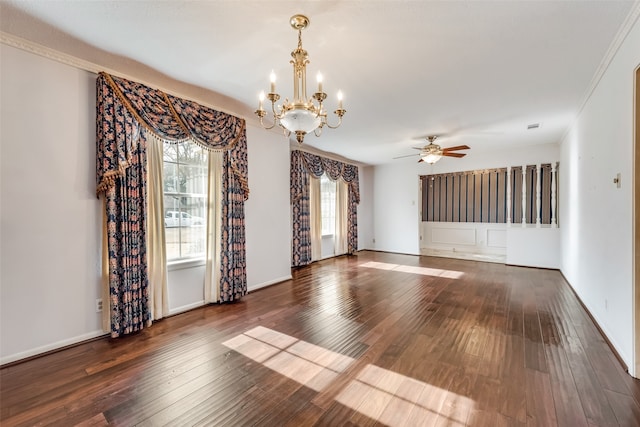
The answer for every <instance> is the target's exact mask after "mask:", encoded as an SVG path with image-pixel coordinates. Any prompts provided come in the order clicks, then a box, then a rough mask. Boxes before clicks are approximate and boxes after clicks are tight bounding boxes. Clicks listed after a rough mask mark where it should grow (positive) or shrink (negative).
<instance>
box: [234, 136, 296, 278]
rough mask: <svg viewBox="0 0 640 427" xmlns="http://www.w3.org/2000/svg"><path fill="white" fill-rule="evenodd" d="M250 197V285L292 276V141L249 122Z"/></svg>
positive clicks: (248, 272) (248, 248) (247, 203)
mask: <svg viewBox="0 0 640 427" xmlns="http://www.w3.org/2000/svg"><path fill="white" fill-rule="evenodd" d="M247 144H248V147H249V154H248V155H249V190H250V194H249V200H247V202H246V203H245V220H246V233H247V286H248V287H249V290H250V291H251V290H254V289H258V288H261V287H263V286H266V285H270V284H273V283H276V282H280V281H282V280H286V279H288V278H290V277H291V208H290V204H289V187H290V186H289V167H290V164H291V160H290V154H289V141H288V140H287V139H286V138H285V137H284V136H283V135H282V133H280V132H277V133H274V132H268V131H266V130H264V129H262V128H257V127H254V126H247Z"/></svg>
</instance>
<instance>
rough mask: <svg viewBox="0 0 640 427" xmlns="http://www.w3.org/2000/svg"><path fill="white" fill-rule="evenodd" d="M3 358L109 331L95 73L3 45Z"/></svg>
mask: <svg viewBox="0 0 640 427" xmlns="http://www.w3.org/2000/svg"><path fill="white" fill-rule="evenodd" d="M0 57H2V61H0V63H1V65H0V66H1V72H0V88H1V90H2V96H1V98H0V99H1V104H0V122H1V123H2V126H1V127H0V144H1V150H2V151H1V156H2V159H1V172H0V176H1V192H0V198H1V208H0V213H1V221H0V237H1V238H0V250H1V256H0V259H1V261H0V320H1V322H0V343H1V349H0V351H1V353H0V361H1V362H8V361H10V360H15V359H19V358H21V357H24V356H29V355H31V354H33V353H34V352H35V353H37V352H42V351H47V350H50V349H52V348H56V347H59V346H63V345H67V344H70V343H72V342H75V341H79V340H82V339H87V338H91V337H94V336H98V335H101V334H102V330H101V321H100V314H99V313H96V310H95V300H96V298H99V297H100V296H101V295H100V273H101V258H100V234H101V230H102V227H101V218H102V217H101V203H100V202H99V201H98V199H97V198H96V195H95V188H96V181H95V81H96V77H95V75H94V74H91V73H88V72H85V71H80V70H77V69H74V68H72V67H69V66H67V65H62V64H60V63H57V62H53V61H50V60H46V59H44V58H41V57H38V56H35V55H32V54H29V53H26V52H23V51H21V50H17V49H15V48H12V47H8V46H5V45H2V44H0Z"/></svg>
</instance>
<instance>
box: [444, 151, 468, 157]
mask: <svg viewBox="0 0 640 427" xmlns="http://www.w3.org/2000/svg"><path fill="white" fill-rule="evenodd" d="M442 155H443V156H447V157H464V156H466V155H467V153H448V152H446V151H445V152H443V153H442Z"/></svg>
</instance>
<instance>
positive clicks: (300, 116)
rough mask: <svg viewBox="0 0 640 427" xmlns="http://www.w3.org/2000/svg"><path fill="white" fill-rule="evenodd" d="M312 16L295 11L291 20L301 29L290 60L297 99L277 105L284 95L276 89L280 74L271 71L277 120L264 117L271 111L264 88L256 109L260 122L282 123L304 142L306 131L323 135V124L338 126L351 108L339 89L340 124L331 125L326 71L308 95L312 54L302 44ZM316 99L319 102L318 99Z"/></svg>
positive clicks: (285, 128)
mask: <svg viewBox="0 0 640 427" xmlns="http://www.w3.org/2000/svg"><path fill="white" fill-rule="evenodd" d="M309 23H310V21H309V18H307V17H306V16H304V15H293V16H292V17H291V19H290V20H289V24H290V25H291V28H293V29H294V30H296V31H298V47H297V48H296V49H295V50H294V51H293V52H291V57H292V58H293V59H292V60H291V61H290V63H291V64H292V65H293V83H294V84H293V100H292V101H289V99H288V98H285V100H284V102H283V103H282V105H278V106H276V102H277V101H278V100H279V99H280V95H279V94H278V93H277V92H276V75H275V73H274V72H273V71H272V72H271V86H270V90H269V93H268V94H266V98H267V99H268V100H269V101H271V112H272V114H273V123H272V124H271V125H266V124H265V123H264V117H265V116H266V115H267V111H266V110H265V109H264V100H265V94H264V92H261V93H260V96H259V106H258V109H257V110H256V111H255V113H256V115H257V116H258V117H260V124H261V125H262V127H264V128H265V129H272V128H273V127H274V126H275V125H279V126H280V127H282V128H283V129H284V132H285V134H286V135H287V136H289V135H290V134H291V133H295V135H296V140H297V141H298V143H299V144H302V143H303V141H304V137H305V135H306V134H308V133H310V132H313V133H314V135H315V136H320V134H321V133H322V128H323V127H324V126H327V127H328V128H330V129H335V128H337V127H339V126H340V125H341V124H342V117H343V116H344V114H345V113H346V112H347V110H345V109H344V108H343V106H342V92H340V91H338V108H337V109H336V110H335V111H334V114H335V115H336V116H338V122H337V124H336V125H335V126H334V125H331V124H329V122H328V121H327V112H326V110H325V109H324V106H323V102H324V100H325V99H326V98H327V94H326V93H324V92H323V89H322V75H321V74H320V73H318V90H317V92H315V93H314V94H313V95H312V96H311V97H307V64H308V63H309V57H308V55H307V51H306V50H304V49H303V48H302V30H304V29H305V28H307V27H308V26H309ZM314 100H315V102H314Z"/></svg>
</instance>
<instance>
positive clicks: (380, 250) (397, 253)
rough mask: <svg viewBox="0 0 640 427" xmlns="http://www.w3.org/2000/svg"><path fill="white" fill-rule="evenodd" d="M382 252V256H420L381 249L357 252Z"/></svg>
mask: <svg viewBox="0 0 640 427" xmlns="http://www.w3.org/2000/svg"><path fill="white" fill-rule="evenodd" d="M366 251H369V252H382V253H384V254H396V255H410V256H421V255H420V254H419V253H418V254H410V253H408V252H395V251H385V250H382V249H360V250H359V251H358V252H366Z"/></svg>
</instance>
